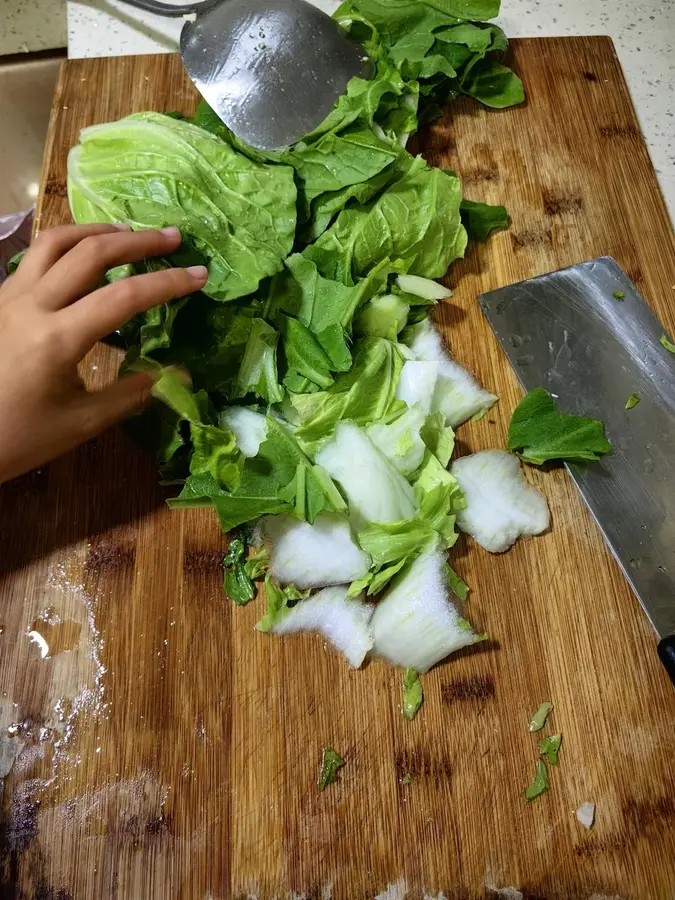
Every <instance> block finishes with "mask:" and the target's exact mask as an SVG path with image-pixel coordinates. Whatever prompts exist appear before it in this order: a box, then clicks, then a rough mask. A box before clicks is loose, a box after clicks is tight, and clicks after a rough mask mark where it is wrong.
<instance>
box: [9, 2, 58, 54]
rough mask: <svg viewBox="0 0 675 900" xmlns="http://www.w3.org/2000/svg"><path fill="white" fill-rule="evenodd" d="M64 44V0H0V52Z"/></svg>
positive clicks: (18, 51) (29, 50) (43, 48)
mask: <svg viewBox="0 0 675 900" xmlns="http://www.w3.org/2000/svg"><path fill="white" fill-rule="evenodd" d="M65 46H66V4H65V2H64V0H0V56H6V55H8V54H14V53H29V52H31V51H33V50H53V49H54V48H56V47H65Z"/></svg>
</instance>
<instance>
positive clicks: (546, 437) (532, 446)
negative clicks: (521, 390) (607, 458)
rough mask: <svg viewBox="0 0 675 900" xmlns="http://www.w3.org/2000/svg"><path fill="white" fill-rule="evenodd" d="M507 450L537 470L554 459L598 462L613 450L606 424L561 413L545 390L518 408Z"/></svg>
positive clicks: (526, 397) (541, 390) (534, 394)
mask: <svg viewBox="0 0 675 900" xmlns="http://www.w3.org/2000/svg"><path fill="white" fill-rule="evenodd" d="M507 446H508V449H509V450H512V451H514V452H515V453H517V454H518V456H520V458H521V459H523V460H524V461H525V462H529V463H532V464H533V465H536V466H540V465H542V464H543V463H545V462H547V461H548V460H552V459H562V460H574V461H588V462H596V461H597V460H598V459H600V457H601V456H602V455H603V454H604V453H609V452H610V451H611V449H612V445H611V444H610V443H609V441H608V440H607V438H606V437H605V426H604V425H603V423H602V422H599V421H597V420H596V419H588V418H584V417H582V416H569V415H567V413H561V412H558V410H557V409H556V406H555V403H554V401H553V398H552V397H551V395H550V394H549V392H548V391H547V390H546V389H545V388H536V389H535V390H533V391H530V392H529V393H528V394H526V395H525V397H523V399H522V400H521V401H520V403H519V404H518V406H517V407H516V408H515V410H514V412H513V416H512V417H511V423H510V425H509V432H508V442H507Z"/></svg>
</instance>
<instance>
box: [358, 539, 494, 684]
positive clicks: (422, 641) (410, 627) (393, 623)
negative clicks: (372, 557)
mask: <svg viewBox="0 0 675 900" xmlns="http://www.w3.org/2000/svg"><path fill="white" fill-rule="evenodd" d="M449 598H450V592H449V589H448V576H447V563H446V556H445V553H444V552H443V551H442V550H440V549H438V548H437V547H436V548H432V549H431V550H428V551H426V552H425V553H423V554H422V555H421V556H419V557H418V558H417V559H416V560H415V561H414V562H413V563H411V565H410V566H409V568H407V569H406V570H404V572H403V573H402V574H401V575H399V576H398V578H397V579H396V581H394V583H393V585H392V587H390V588H389V590H387V592H386V593H385V594H384V595H383V597H382V599H381V600H380V602H379V603H378V605H377V607H376V609H375V614H374V615H373V620H372V629H373V636H374V639H375V646H374V650H375V653H377V654H378V656H384V657H385V658H386V659H388V660H389V662H390V663H392V664H393V665H395V666H403V667H405V668H407V667H410V668H412V669H415V671H417V672H428V671H429V669H430V668H431V667H432V666H433V665H435V664H436V663H437V662H440V661H441V660H442V659H445V657H446V656H448V654H450V653H454V651H455V650H460V649H461V648H462V647H467V646H468V645H469V644H474V643H476V641H479V640H482V636H479V635H477V634H475V632H474V631H473V630H472V629H471V626H470V625H469V624H468V622H466V621H465V620H464V619H462V617H461V616H460V615H459V613H458V612H457V610H456V609H455V607H454V606H453V604H452V603H451V602H450V599H449Z"/></svg>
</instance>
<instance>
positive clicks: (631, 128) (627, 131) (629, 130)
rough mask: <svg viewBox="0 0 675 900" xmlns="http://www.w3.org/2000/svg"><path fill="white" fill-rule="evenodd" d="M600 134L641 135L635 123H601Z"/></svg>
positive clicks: (612, 135) (611, 135) (617, 135)
mask: <svg viewBox="0 0 675 900" xmlns="http://www.w3.org/2000/svg"><path fill="white" fill-rule="evenodd" d="M600 134H601V135H602V136H603V137H608V138H613V137H639V134H638V130H637V128H636V127H635V125H601V126H600Z"/></svg>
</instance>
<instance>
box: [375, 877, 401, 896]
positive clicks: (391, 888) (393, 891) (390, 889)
mask: <svg viewBox="0 0 675 900" xmlns="http://www.w3.org/2000/svg"><path fill="white" fill-rule="evenodd" d="M407 893H408V885H407V884H406V882H405V879H404V878H399V880H398V881H396V882H395V883H394V884H388V885H387V887H386V888H385V890H384V892H383V893H382V894H378V895H377V897H375V900H405V895H406V894H407Z"/></svg>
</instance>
